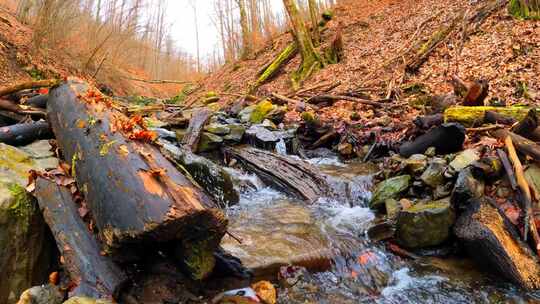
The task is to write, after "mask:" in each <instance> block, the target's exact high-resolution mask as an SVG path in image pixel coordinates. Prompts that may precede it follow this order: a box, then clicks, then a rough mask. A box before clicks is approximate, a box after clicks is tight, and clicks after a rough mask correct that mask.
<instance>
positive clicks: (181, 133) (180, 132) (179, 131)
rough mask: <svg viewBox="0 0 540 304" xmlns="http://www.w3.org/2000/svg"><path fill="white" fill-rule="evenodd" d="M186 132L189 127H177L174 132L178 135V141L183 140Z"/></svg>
mask: <svg viewBox="0 0 540 304" xmlns="http://www.w3.org/2000/svg"><path fill="white" fill-rule="evenodd" d="M186 133H187V129H175V130H174V134H175V135H176V141H178V142H181V141H182V139H184V136H185V135H186Z"/></svg>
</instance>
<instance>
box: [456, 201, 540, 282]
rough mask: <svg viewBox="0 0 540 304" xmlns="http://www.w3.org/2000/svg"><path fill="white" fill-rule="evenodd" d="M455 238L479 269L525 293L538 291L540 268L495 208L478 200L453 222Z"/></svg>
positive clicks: (536, 259) (535, 258) (529, 251)
mask: <svg viewBox="0 0 540 304" xmlns="http://www.w3.org/2000/svg"><path fill="white" fill-rule="evenodd" d="M454 232H455V234H456V236H457V237H458V238H459V239H460V240H461V241H462V242H463V244H464V245H465V248H466V249H467V252H469V253H470V256H471V257H472V258H473V259H475V260H476V261H477V262H478V263H479V264H480V265H482V266H484V267H485V268H486V269H489V270H490V271H492V272H495V273H496V274H499V275H501V276H503V277H504V278H506V279H508V280H510V281H512V282H513V283H515V284H518V285H519V286H521V287H523V288H525V289H528V290H533V289H538V288H540V266H539V263H538V258H537V257H536V256H534V255H533V253H532V252H531V250H530V249H529V248H528V246H527V244H525V243H523V242H522V241H520V240H519V238H518V235H517V233H516V232H515V230H514V227H512V224H511V223H509V222H508V220H506V218H505V217H503V216H502V215H501V214H500V212H499V211H498V210H497V208H495V207H493V206H491V205H490V204H489V203H487V202H485V201H483V200H481V201H477V200H473V202H472V204H471V207H470V208H469V209H468V210H467V211H465V212H464V213H463V214H462V215H461V216H460V217H459V219H458V220H457V222H456V225H455V227H454Z"/></svg>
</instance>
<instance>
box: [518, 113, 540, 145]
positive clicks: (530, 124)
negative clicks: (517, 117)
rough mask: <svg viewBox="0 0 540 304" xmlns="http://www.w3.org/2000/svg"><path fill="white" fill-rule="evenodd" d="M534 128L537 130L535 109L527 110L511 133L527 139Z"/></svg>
mask: <svg viewBox="0 0 540 304" xmlns="http://www.w3.org/2000/svg"><path fill="white" fill-rule="evenodd" d="M536 128H538V116H537V114H536V109H531V110H529V113H527V116H525V118H523V119H522V120H521V121H520V122H519V123H518V124H517V125H515V126H514V127H513V128H512V132H514V133H516V134H518V135H521V136H523V137H526V138H529V135H530V134H531V133H533V132H534V130H536Z"/></svg>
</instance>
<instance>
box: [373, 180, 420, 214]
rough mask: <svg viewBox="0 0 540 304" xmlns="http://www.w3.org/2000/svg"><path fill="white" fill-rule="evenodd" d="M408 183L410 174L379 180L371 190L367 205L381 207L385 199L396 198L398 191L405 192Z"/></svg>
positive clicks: (374, 207)
mask: <svg viewBox="0 0 540 304" xmlns="http://www.w3.org/2000/svg"><path fill="white" fill-rule="evenodd" d="M410 184H411V176H410V175H401V176H396V177H393V178H389V179H387V180H385V181H383V182H380V183H379V184H377V187H376V188H375V191H374V192H373V198H372V199H371V201H370V203H369V207H370V208H372V209H376V208H379V207H381V206H382V205H383V204H384V202H385V201H386V200H387V199H389V198H397V196H398V195H399V194H400V193H402V192H405V191H406V190H407V188H409V185H410Z"/></svg>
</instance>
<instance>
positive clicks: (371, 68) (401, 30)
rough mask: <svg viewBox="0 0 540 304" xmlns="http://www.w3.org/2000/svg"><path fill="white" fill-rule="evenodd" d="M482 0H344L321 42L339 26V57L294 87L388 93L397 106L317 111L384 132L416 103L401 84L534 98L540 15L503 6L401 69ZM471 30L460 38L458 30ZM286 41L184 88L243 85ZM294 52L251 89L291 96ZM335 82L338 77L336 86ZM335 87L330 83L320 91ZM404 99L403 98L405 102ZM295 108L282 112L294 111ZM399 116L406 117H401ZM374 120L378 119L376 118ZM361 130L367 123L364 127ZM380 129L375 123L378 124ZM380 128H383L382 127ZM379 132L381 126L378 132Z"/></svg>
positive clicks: (399, 131)
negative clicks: (378, 111) (455, 81)
mask: <svg viewBox="0 0 540 304" xmlns="http://www.w3.org/2000/svg"><path fill="white" fill-rule="evenodd" d="M485 3H486V2H485V1H469V0H459V1H450V0H442V1H433V0H420V1H418V0H402V1H397V0H384V1H379V0H368V1H354V0H351V1H342V4H340V5H339V6H338V7H337V8H336V9H335V18H334V19H333V20H332V21H331V22H330V23H329V24H328V25H327V29H326V30H325V31H324V33H323V40H324V42H323V43H322V46H321V49H324V48H325V47H326V46H327V45H328V43H329V41H330V40H331V39H332V37H334V35H335V32H336V30H337V28H338V27H339V26H340V25H339V24H342V26H343V40H344V53H345V59H344V60H343V61H342V62H340V63H338V64H333V65H328V66H327V67H326V68H324V69H322V70H321V71H319V72H317V73H316V74H315V75H314V76H312V77H311V78H309V79H307V80H306V81H305V82H304V83H303V85H302V86H301V88H300V90H302V89H305V88H310V87H314V86H317V85H319V84H324V83H328V84H329V85H327V86H322V87H321V88H319V89H315V90H310V91H309V92H308V94H302V95H301V96H296V97H298V99H299V100H304V101H306V100H307V99H308V98H309V97H310V95H311V96H315V95H318V94H322V93H325V94H342V93H345V92H348V93H351V92H353V93H357V94H358V93H362V95H366V94H367V95H368V97H369V98H370V99H372V100H380V99H384V98H385V97H386V96H387V94H390V95H392V97H393V100H394V102H395V103H397V104H398V105H403V106H401V107H398V110H397V111H393V112H391V113H385V114H389V116H390V118H391V120H390V121H391V122H392V123H388V122H389V120H388V117H386V115H374V113H373V110H372V109H371V107H366V106H363V105H359V104H355V103H353V102H347V101H342V102H337V103H335V104H334V105H333V106H331V107H324V108H322V109H321V110H320V111H319V112H318V114H319V117H320V118H322V119H325V118H326V120H327V121H332V122H334V123H335V124H343V123H346V124H354V125H362V126H366V125H375V126H376V125H384V126H386V127H390V128H386V129H387V130H391V132H390V133H391V134H387V135H388V137H389V138H388V139H389V140H392V139H393V140H395V139H396V138H395V137H396V136H397V137H399V136H401V135H403V134H405V133H406V129H407V127H408V124H407V123H404V122H412V119H413V118H414V117H416V116H418V115H419V114H421V111H419V110H417V109H413V108H412V107H409V106H407V104H408V103H407V102H410V101H411V99H412V98H418V96H417V95H415V96H408V95H410V94H408V92H407V90H408V89H409V90H412V91H414V90H415V89H414V88H416V89H417V90H418V89H419V88H420V90H421V91H423V93H425V94H431V95H443V94H448V93H452V92H453V87H452V85H451V83H450V79H451V77H452V76H453V75H456V76H458V77H459V78H461V79H463V80H465V81H468V82H472V81H476V80H480V79H483V80H487V81H488V82H489V95H488V97H487V98H486V102H487V103H490V102H494V101H499V102H500V101H504V102H505V103H506V104H516V103H519V104H531V103H535V102H538V101H540V94H538V93H537V92H538V91H540V80H539V78H538V75H539V74H540V60H538V58H540V23H539V22H534V21H519V20H516V19H514V18H512V17H511V16H510V15H509V14H508V13H507V10H506V9H501V10H499V11H498V12H496V13H494V14H492V15H491V16H489V17H488V18H487V19H486V20H485V21H484V22H483V23H482V24H481V26H480V27H479V28H475V29H472V30H471V29H469V28H467V27H466V26H464V25H463V24H461V25H459V27H460V28H459V30H457V31H454V33H453V34H451V35H450V37H448V38H447V39H445V40H444V41H443V42H442V43H441V44H440V45H438V46H437V47H436V49H435V50H434V51H433V52H432V54H431V55H430V56H429V57H428V58H427V61H426V62H425V63H424V64H423V65H422V66H421V68H420V69H419V70H418V71H417V72H415V73H408V72H406V71H405V63H406V62H407V60H408V57H410V55H411V53H413V52H414V51H415V47H416V45H415V43H418V42H420V43H423V42H425V41H427V39H429V37H430V36H431V35H433V34H434V33H435V32H436V31H437V30H438V29H439V28H440V27H441V26H448V25H449V24H450V23H451V22H452V20H454V18H456V16H458V15H459V13H460V12H464V14H465V16H466V17H467V16H471V15H473V14H474V13H475V11H476V10H477V9H478V8H479V7H480V6H482V5H483V4H485ZM465 31H467V32H470V34H468V35H467V37H466V38H465V39H464V38H463V33H464V32H465ZM291 41H292V36H291V35H290V34H288V33H286V34H283V35H281V36H280V37H278V38H277V39H275V40H274V41H273V43H272V45H269V46H267V47H266V48H264V49H262V50H259V51H258V52H257V53H256V55H254V56H253V57H254V58H253V59H250V60H246V61H240V62H234V63H230V64H227V65H225V66H223V67H222V68H221V69H220V70H219V71H217V72H215V73H213V74H211V75H209V76H208V77H207V78H206V79H204V80H203V81H201V87H200V88H199V89H198V90H197V91H196V93H195V94H194V95H192V96H190V98H191V99H200V98H201V97H202V96H204V94H206V93H207V92H210V91H211V92H216V93H217V94H218V95H220V93H243V92H246V91H247V90H248V88H249V86H250V85H251V84H253V83H254V82H255V81H256V80H257V77H258V76H257V74H258V71H259V70H260V69H261V68H262V67H264V66H265V65H266V64H268V63H269V62H271V61H272V60H273V59H274V58H276V56H277V55H278V54H279V52H280V51H281V50H283V49H284V48H285V47H286V46H287V44H289V43H290V42H291ZM299 61H300V58H299V56H296V58H294V59H293V60H291V61H290V62H289V63H288V64H287V65H286V66H285V68H284V69H283V71H282V72H281V73H280V74H279V75H277V76H276V77H275V78H274V79H272V80H271V81H270V82H268V83H266V84H264V85H262V86H260V87H259V88H258V90H257V92H256V95H257V96H259V97H261V96H263V97H264V96H270V94H271V93H279V94H281V95H285V96H289V97H295V95H296V92H295V91H293V90H292V86H291V81H290V75H291V73H292V72H293V71H294V70H295V69H296V68H297V67H298V64H299ZM336 84H339V85H337V86H335V85H336ZM328 87H333V88H332V89H331V90H330V91H323V90H325V89H327V88H328ZM234 99H235V97H234V96H227V95H223V96H222V98H221V102H222V103H231V102H233V101H234ZM404 101H405V102H404ZM355 111H356V112H360V113H362V114H361V117H362V118H361V119H360V120H359V121H351V119H350V118H351V113H353V112H355ZM299 114H300V113H299V112H296V111H295V110H294V109H293V111H292V112H290V113H289V115H288V118H289V119H290V120H292V121H295V120H299V119H300V115H299ZM404 118H405V119H404ZM377 120H380V123H377ZM363 131H364V132H368V133H369V132H371V131H373V130H372V128H367V129H366V128H364V130H363ZM377 132H378V131H377ZM383 133H384V132H383ZM380 136H382V138H383V139H384V137H385V134H380Z"/></svg>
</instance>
